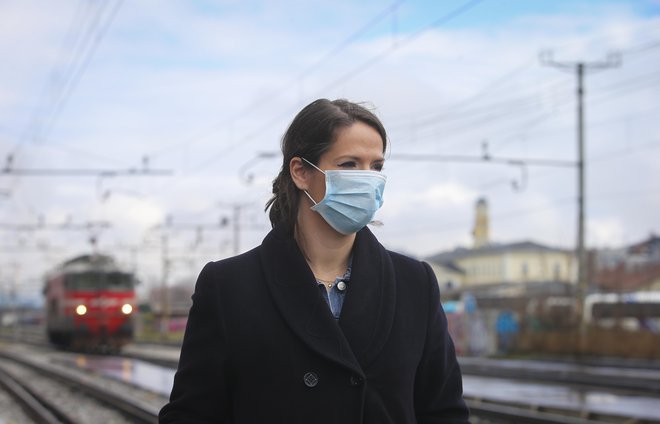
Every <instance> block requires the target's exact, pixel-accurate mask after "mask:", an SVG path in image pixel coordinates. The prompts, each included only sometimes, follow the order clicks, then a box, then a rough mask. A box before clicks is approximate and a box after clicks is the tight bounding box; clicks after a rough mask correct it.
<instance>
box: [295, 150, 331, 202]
mask: <svg viewBox="0 0 660 424" xmlns="http://www.w3.org/2000/svg"><path fill="white" fill-rule="evenodd" d="M300 159H302V160H304V161H305V162H307V163H308V164H310V165H312V166H313V167H314V168H316V170H317V171H319V172H320V173H322V174H323V175H325V172H323V171H322V170H321V168H319V167H318V166H316V165H314V164H313V163H312V162H310V161H308V160H307V159H305V158H304V157H302V156H301V157H300ZM303 193H305V194H306V195H307V197H309V200H311V201H312V203H314V206H316V205H318V203H316V200H314V199H313V198H312V196H311V195H310V194H309V193H308V192H307V190H303Z"/></svg>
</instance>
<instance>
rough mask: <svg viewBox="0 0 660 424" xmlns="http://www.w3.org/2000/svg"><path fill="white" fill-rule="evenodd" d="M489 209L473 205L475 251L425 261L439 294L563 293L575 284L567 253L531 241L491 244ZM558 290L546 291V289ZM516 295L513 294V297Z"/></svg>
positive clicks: (444, 254)
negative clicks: (536, 290)
mask: <svg viewBox="0 0 660 424" xmlns="http://www.w3.org/2000/svg"><path fill="white" fill-rule="evenodd" d="M488 221H489V218H488V205H487V203H486V200H485V199H479V201H478V202H477V204H476V218H475V227H474V230H473V233H472V234H473V237H474V248H472V249H468V248H456V249H454V250H452V251H448V252H441V253H438V254H436V255H433V256H431V257H429V258H427V261H428V262H429V264H430V265H431V267H432V268H433V270H434V272H435V273H436V277H437V278H438V283H439V284H440V288H441V290H443V289H444V290H450V291H451V290H455V289H461V290H463V289H470V290H472V291H474V290H475V289H477V290H490V291H493V290H497V291H498V292H500V293H501V294H519V292H520V291H521V290H520V289H521V288H525V289H526V290H527V289H529V288H530V287H531V286H535V287H537V288H539V287H541V286H543V287H544V288H543V289H542V290H547V291H548V292H558V294H560V293H564V292H566V290H563V289H564V287H562V286H566V285H569V284H572V283H574V282H575V280H576V266H577V263H576V259H575V255H574V254H573V252H572V251H570V250H565V249H558V248H553V247H549V246H545V245H542V244H539V243H536V242H533V241H520V242H515V243H497V244H496V243H491V242H490V240H489V222H488ZM553 285H554V286H559V287H558V288H554V289H552V288H549V286H553ZM513 292H515V293H513Z"/></svg>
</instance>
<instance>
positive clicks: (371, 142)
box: [326, 121, 383, 159]
mask: <svg viewBox="0 0 660 424" xmlns="http://www.w3.org/2000/svg"><path fill="white" fill-rule="evenodd" d="M326 154H327V155H330V156H342V155H347V156H370V157H374V158H378V159H382V158H383V139H382V138H381V136H380V134H379V133H378V131H376V130H375V129H374V128H372V127H371V126H369V125H367V124H365V123H364V122H360V121H358V122H355V123H354V124H352V125H351V126H348V127H344V128H341V129H339V130H338V131H337V135H336V137H335V141H334V142H333V143H332V146H331V147H330V149H328V151H327V152H326Z"/></svg>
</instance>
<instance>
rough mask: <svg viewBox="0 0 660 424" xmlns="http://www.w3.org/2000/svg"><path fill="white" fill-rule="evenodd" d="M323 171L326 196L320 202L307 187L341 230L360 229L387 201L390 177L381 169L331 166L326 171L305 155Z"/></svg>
mask: <svg viewBox="0 0 660 424" xmlns="http://www.w3.org/2000/svg"><path fill="white" fill-rule="evenodd" d="M302 159H303V160H304V161H305V162H307V163H308V164H310V165H312V166H313V167H314V168H316V169H317V170H318V171H319V172H322V173H323V174H325V197H324V198H323V200H321V201H320V202H318V203H316V201H315V200H314V199H312V196H310V194H309V193H308V192H307V190H304V192H305V194H306V195H307V197H309V200H311V201H312V203H314V206H312V207H311V209H312V210H313V211H316V212H318V213H319V214H320V215H321V216H322V217H323V219H325V221H326V222H327V223H328V224H329V225H330V226H331V227H332V228H334V229H335V230H337V231H338V232H340V233H341V234H344V235H348V234H353V233H356V232H358V231H360V230H361V229H362V228H364V227H365V226H366V225H367V224H368V223H369V222H371V220H372V219H373V218H374V215H375V214H376V211H377V210H378V209H380V207H381V206H382V205H383V191H384V190H385V181H386V180H387V177H385V175H383V174H382V173H380V172H378V171H359V170H328V171H322V170H321V169H319V168H318V167H317V166H316V165H314V164H313V163H311V162H310V161H308V160H307V159H305V158H302Z"/></svg>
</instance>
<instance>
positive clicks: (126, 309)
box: [121, 303, 133, 315]
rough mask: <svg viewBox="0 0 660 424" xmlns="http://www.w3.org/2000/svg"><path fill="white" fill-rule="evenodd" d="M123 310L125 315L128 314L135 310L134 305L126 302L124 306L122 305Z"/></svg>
mask: <svg viewBox="0 0 660 424" xmlns="http://www.w3.org/2000/svg"><path fill="white" fill-rule="evenodd" d="M121 312H122V313H123V314H124V315H128V314H130V313H131V312H133V307H132V306H131V305H130V304H128V303H124V306H122V307H121Z"/></svg>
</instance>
